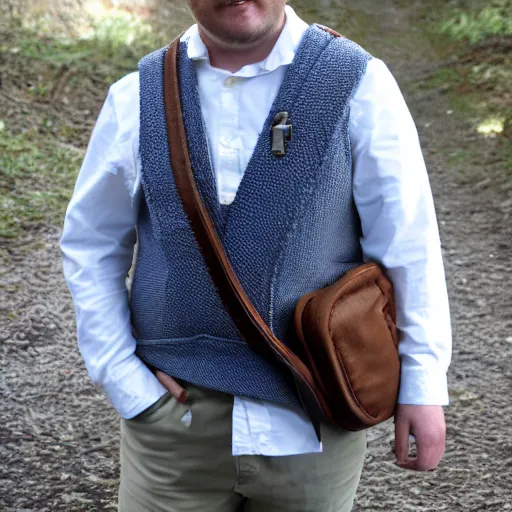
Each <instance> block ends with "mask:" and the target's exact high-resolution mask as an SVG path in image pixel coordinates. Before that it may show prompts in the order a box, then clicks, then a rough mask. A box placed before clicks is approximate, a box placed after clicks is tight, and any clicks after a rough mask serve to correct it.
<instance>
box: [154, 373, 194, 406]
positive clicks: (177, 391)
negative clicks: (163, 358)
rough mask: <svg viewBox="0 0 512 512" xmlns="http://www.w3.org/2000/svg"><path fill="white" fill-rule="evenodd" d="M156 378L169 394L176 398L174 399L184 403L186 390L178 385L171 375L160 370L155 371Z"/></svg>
mask: <svg viewBox="0 0 512 512" xmlns="http://www.w3.org/2000/svg"><path fill="white" fill-rule="evenodd" d="M156 378H157V379H158V380H159V381H160V383H161V384H162V386H164V387H165V388H166V389H167V391H169V393H171V395H172V396H173V397H174V398H176V400H177V401H178V402H180V403H182V404H184V403H185V402H186V400H187V391H186V389H185V388H183V387H182V386H180V385H179V384H178V383H177V382H176V381H175V380H174V379H173V378H172V377H171V376H169V375H167V374H166V373H164V372H161V371H160V370H157V371H156Z"/></svg>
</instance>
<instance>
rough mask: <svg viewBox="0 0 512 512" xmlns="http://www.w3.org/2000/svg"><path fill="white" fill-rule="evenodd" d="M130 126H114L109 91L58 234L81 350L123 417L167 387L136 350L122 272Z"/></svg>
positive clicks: (131, 215)
mask: <svg viewBox="0 0 512 512" xmlns="http://www.w3.org/2000/svg"><path fill="white" fill-rule="evenodd" d="M123 130H130V126H129V125H127V124H126V123H119V122H118V120H117V115H116V108H115V101H114V99H113V97H112V93H111V94H110V95H109V98H108V99H107V101H106V103H105V105H104V107H103V109H102V112H101V114H100V117H99V118H98V122H97V124H96V127H95V129H94V132H93V135H92V137H91V142H90V144H89V147H88V150H87V154H86V157H85V160H84V162H83V165H82V168H81V170H80V174H79V177H78V180H77V184H76V188H75V192H74V194H73V197H72V199H71V202H70V204H69V207H68V210H67V213H66V219H65V223H64V232H63V236H62V239H61V249H62V254H63V268H64V275H65V278H66V281H67V284H68V287H69V290H70V292H71V295H72V297H73V303H74V307H75V312H76V321H77V335H78V345H79V349H80V352H81V354H82V356H83V358H84V361H85V364H86V366H87V369H88V371H89V374H90V376H91V379H92V380H93V381H94V382H95V383H97V384H98V385H100V386H102V387H103V388H104V389H105V391H106V393H107V394H108V396H109V398H110V400H111V401H112V403H113V405H114V406H115V407H116V409H117V410H118V411H119V413H120V415H121V416H122V417H125V418H129V417H132V416H135V415H136V414H138V413H139V412H141V411H142V410H144V409H145V408H147V407H148V406H149V405H151V404H152V403H153V402H155V401H156V400H157V399H158V398H159V397H160V396H161V395H162V394H163V393H164V392H165V389H164V388H163V386H161V385H160V383H159V382H158V380H157V379H156V377H155V376H154V375H153V374H152V373H151V371H150V370H149V369H148V368H147V367H146V366H145V365H144V364H143V363H142V361H140V360H139V359H138V358H137V356H136V355H135V347H136V342H135V339H134V338H133V335H132V328H131V322H130V310H129V302H128V291H127V288H126V284H125V282H126V276H127V275H128V272H129V269H130V266H131V264H132V258H133V251H134V245H135V241H136V233H135V225H136V223H137V216H138V205H137V201H135V200H134V196H133V195H132V194H133V193H134V190H133V187H131V186H130V183H131V182H132V181H133V180H131V181H130V179H128V178H131V177H133V176H134V175H135V174H136V162H135V159H134V155H133V144H132V139H131V137H130V136H129V134H128V133H127V132H126V131H123Z"/></svg>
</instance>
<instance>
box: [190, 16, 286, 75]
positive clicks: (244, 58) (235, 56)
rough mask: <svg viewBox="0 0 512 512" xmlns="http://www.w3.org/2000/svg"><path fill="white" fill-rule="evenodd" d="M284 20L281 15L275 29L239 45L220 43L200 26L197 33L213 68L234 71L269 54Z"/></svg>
mask: <svg viewBox="0 0 512 512" xmlns="http://www.w3.org/2000/svg"><path fill="white" fill-rule="evenodd" d="M285 21H286V17H285V16H284V15H283V19H282V21H281V23H279V24H278V25H277V26H276V28H275V30H273V31H272V32H270V33H269V34H267V35H265V37H263V38H262V39H260V40H258V41H256V42H254V43H251V44H242V45H239V46H237V45H233V44H230V45H227V44H224V43H222V41H219V40H217V39H216V38H214V37H212V36H211V35H210V34H208V32H207V31H206V30H204V28H203V27H201V26H199V34H200V36H201V39H202V41H203V43H204V45H205V46H206V48H207V49H208V55H209V57H210V64H211V65H212V66H213V67H215V68H219V69H224V70H226V71H229V72H230V73H236V72H237V71H239V70H240V69H242V68H243V67H244V66H247V65H249V64H255V63H256V62H261V61H262V60H265V59H266V58H267V57H268V56H269V54H270V52H271V51H272V49H273V48H274V46H275V44H276V42H277V40H278V39H279V36H280V35H281V32H282V30H283V27H284V24H285Z"/></svg>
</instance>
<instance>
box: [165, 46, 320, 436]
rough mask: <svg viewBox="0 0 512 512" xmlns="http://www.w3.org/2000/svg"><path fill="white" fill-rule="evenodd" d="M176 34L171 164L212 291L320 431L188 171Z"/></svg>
mask: <svg viewBox="0 0 512 512" xmlns="http://www.w3.org/2000/svg"><path fill="white" fill-rule="evenodd" d="M179 46H180V38H179V37H178V38H177V39H175V40H174V41H173V43H171V45H170V47H169V49H168V50H167V52H166V55H165V60H164V103H165V114H166V119H167V136H168V142H169V151H170V158H171V167H172V171H173V174H174V180H175V183H176V187H177V189H178V192H179V195H180V198H181V201H182V204H183V209H184V211H185V213H186V215H187V217H188V220H189V223H190V227H191V228H192V231H193V233H194V235H195V237H196V240H197V243H198V245H199V249H200V250H201V253H202V255H203V258H204V261H205V264H206V266H207V268H208V271H209V273H210V276H211V278H212V280H213V282H214V284H215V287H216V289H217V292H218V294H219V296H220V298H221V300H222V302H223V304H224V306H225V307H226V309H227V311H228V313H229V314H230V316H231V318H232V319H233V322H234V323H235V325H236V327H237V329H238V330H239V332H240V335H241V337H242V338H243V340H244V341H245V342H246V343H247V344H248V345H249V347H250V348H251V349H252V350H253V351H255V352H257V353H259V354H260V355H262V356H264V357H265V358H267V359H269V360H271V361H274V362H275V361H276V360H277V361H278V362H279V363H281V364H285V365H286V366H287V367H288V368H289V369H290V370H291V371H292V374H293V375H294V377H295V381H296V383H297V387H298V389H299V395H300V397H301V400H302V401H303V404H304V407H305V409H306V411H307V412H308V413H309V414H310V416H311V417H312V420H313V423H314V424H315V427H317V433H319V427H318V425H319V423H320V421H321V420H320V417H321V413H320V411H322V410H324V409H325V408H327V405H326V403H325V400H324V399H323V396H322V393H321V391H320V390H319V388H318V386H317V384H316V383H315V380H314V378H313V376H312V374H311V372H310V370H309V369H308V368H307V367H306V365H305V364H304V363H303V362H302V361H301V360H300V359H299V358H298V357H297V355H296V354H294V353H293V352H292V351H291V350H290V349H289V348H288V347H287V346H286V345H284V344H283V343H282V342H281V341H279V340H278V339H277V338H276V337H275V335H274V334H273V332H272V331H271V330H270V328H269V327H268V326H267V325H266V323H265V322H264V321H263V319H262V318H261V316H260V314H259V313H258V311H257V310H256V308H255V307H254V305H253V304H252V303H251V300H250V299H249V297H248V296H247V294H246V293H245V291H244V289H243V287H242V285H241V283H240V282H239V280H238V278H237V276H236V274H235V272H234V270H233V268H232V266H231V263H230V262H229V259H228V256H227V254H226V252H225V251H224V247H223V245H222V242H221V240H220V238H219V236H218V234H217V233H216V230H215V225H214V223H213V221H212V219H211V218H210V216H209V214H208V211H207V209H206V207H205V204H204V203H203V201H202V199H201V195H200V193H199V190H198V188H197V185H196V182H195V178H194V173H193V170H192V166H191V162H190V156H189V150H188V142H187V137H186V131H185V126H184V123H183V113H182V107H181V96H180V90H179V78H178V73H179V65H178V52H179Z"/></svg>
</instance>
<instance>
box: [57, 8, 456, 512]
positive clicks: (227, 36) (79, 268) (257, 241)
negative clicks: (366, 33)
mask: <svg viewBox="0 0 512 512" xmlns="http://www.w3.org/2000/svg"><path fill="white" fill-rule="evenodd" d="M285 4H286V0H239V1H233V0H189V5H190V8H191V10H192V12H193V14H194V16H195V18H196V20H197V25H194V26H193V27H191V28H190V29H189V30H188V31H187V32H186V33H185V34H184V35H183V36H182V38H181V43H180V50H179V68H180V85H181V96H182V108H183V115H184V123H185V127H186V131H187V138H188V144H189V148H188V149H189V151H190V154H191V160H192V165H193V168H194V173H195V177H196V181H197V182H198V186H199V188H200V190H201V193H202V195H203V196H204V198H205V202H206V204H207V206H208V208H209V210H210V214H211V215H212V217H214V219H215V222H216V226H217V228H218V230H219V231H220V232H222V236H223V243H224V244H225V246H226V250H227V252H228V254H229V256H230V259H232V264H233V266H234V267H235V269H236V271H237V273H239V276H240V278H241V280H242V282H243V283H244V284H246V286H247V292H248V294H249V295H250V296H251V299H252V300H253V302H254V303H255V304H256V306H257V307H258V309H259V312H260V314H261V315H262V316H263V317H264V319H265V320H266V321H267V323H269V325H270V326H271V328H272V329H273V330H274V332H275V334H276V335H277V336H278V337H279V338H281V339H284V340H285V341H286V340H289V337H290V334H289V331H288V330H287V326H288V325H289V323H290V318H291V313H292V310H293V305H294V303H295V301H296V299H297V298H298V296H299V295H300V293H303V292H305V291H307V290H309V291H311V290H313V289H316V288H318V287H319V285H320V284H321V285H323V286H325V285H327V284H329V283H330V282H332V281H333V280H335V279H337V278H339V277H340V274H341V273H343V272H344V271H346V270H348V269H349V268H353V266H355V265H356V264H358V263H360V262H362V261H363V260H364V261H367V260H373V261H377V262H379V263H380V264H381V265H382V266H383V267H384V268H385V269H386V272H387V274H388V276H389V277H390V279H391V280H392V282H393V284H394V288H395V294H396V302H397V324H398V328H399V330H400V335H401V340H400V347H399V348H400V355H401V362H402V374H401V388H400V395H399V400H398V401H399V404H398V406H397V410H396V415H395V431H396V444H395V446H396V455H397V463H398V464H399V465H400V466H401V467H403V468H406V469H414V470H431V469H434V468H435V467H436V466H437V464H438V463H439V461H440V459H441V458H442V455H443V452H444V446H445V424H444V414H443V408H442V406H444V405H446V404H447V403H448V394H447V384H446V371H447V367H448V365H449V360H450V352H451V332H450V320H449V311H448V301H447V293H446V285H445V279H444V271H443V264H442V257H441V249H440V242H439V235H438V229H437V223H436V219H435V212H434V206H433V201H432V196H431V192H430V186H429V183H428V177H427V173H426V169H425V166H424V162H423V158H422V155H421V150H420V147H419V142H418V137H417V132H416V129H415V126H414V123H413V121H412V119H411V116H410V114H409V112H408V109H407V107H406V105H405V102H404V100H403V97H402V95H401V93H400V91H399V89H398V86H397V84H396V82H395V81H394V79H393V77H392V76H391V74H390V72H389V71H388V69H387V68H386V67H385V65H384V64H383V63H382V62H381V61H379V60H378V59H375V58H371V57H370V56H369V55H368V54H367V53H366V52H364V51H363V50H362V49H361V48H359V47H358V46H357V45H355V44H353V43H351V42H349V41H347V40H345V39H339V38H338V39H336V38H335V37H334V36H332V35H331V34H329V33H327V32H324V31H323V30H321V29H320V28H318V27H310V28H308V26H307V25H306V24H305V23H304V22H303V21H301V20H300V19H299V18H298V17H297V15H296V14H295V13H294V11H293V10H292V9H291V8H290V7H289V6H286V5H285ZM163 55H164V52H156V53H155V54H153V55H152V56H149V57H147V58H146V59H143V60H142V61H141V64H140V66H139V73H138V74H136V73H134V74H131V75H128V76H127V77H125V78H123V79H122V80H120V81H119V82H117V83H116V84H114V85H113V86H112V87H111V89H110V93H109V95H108V98H107V101H106V103H105V105H104V107H103V109H102V112H101V114H100V116H99V119H98V122H97V124H96V127H95V129H94V132H93V135H92V139H91V142H90V145H89V149H88V152H87V155H86V158H85V161H84V163H83V167H82V169H81V172H80V176H79V178H78V182H77V185H76V189H75V193H74V196H73V199H72V200H71V203H70V205H69V208H68V212H67V215H66V222H65V227H64V234H63V237H62V241H61V246H62V250H63V253H64V270H65V275H66V279H67V282H68V285H69V287H70V290H71V292H72V295H73V299H74V304H75V308H76V314H77V326H78V341H79V346H80V349H81V352H82V354H83V356H84V359H85V362H86V364H87V368H88V370H89V373H90V375H91V378H92V379H93V381H94V382H97V383H99V384H101V385H102V386H103V388H104V389H105V391H106V393H107V394H108V396H109V398H110V400H111V401H112V403H113V405H114V406H115V407H116V409H117V410H118V411H119V414H120V416H121V417H122V418H123V419H122V428H121V485H120V510H122V511H151V512H153V511H156V510H163V511H178V512H181V511H185V510H190V511H209V512H216V511H219V512H221V511H222V512H223V511H226V512H227V511H234V510H236V509H237V507H238V506H239V505H240V503H241V502H242V500H244V499H245V500H246V504H245V507H246V510H251V511H265V512H268V511H322V512H324V511H338V512H339V511H349V510H350V509H351V507H352V503H353V499H354V495H355V492H356V489H357V485H358V482H359V477H360V474H361V470H362V466H363V459H364V452H365V446H366V438H365V433H364V432H345V431H342V430H340V429H334V428H332V427H330V426H328V425H322V441H321V442H319V441H318V439H317V437H316V434H315V431H314V429H313V427H312V425H311V423H310V422H309V420H308V419H307V417H306V415H305V413H304V411H303V410H302V408H301V407H300V405H299V403H298V401H297V398H296V396H295V394H294V392H293V389H292V387H291V386H290V385H289V379H288V378H287V375H286V374H285V373H283V372H279V371H276V370H275V369H274V367H273V366H269V365H268V364H267V363H266V362H265V361H263V360H262V359H261V358H259V356H257V355H255V354H254V353H252V352H250V350H249V349H248V348H247V346H246V345H245V344H244V343H243V341H242V340H241V339H240V336H239V335H238V332H237V330H236V328H235V327H234V325H233V323H232V322H231V320H230V318H229V316H228V315H227V313H226V312H225V310H224V308H223V306H222V303H221V302H220V300H219V298H218V296H217V295H216V293H215V289H214V288H213V285H212V283H211V281H210V279H209V276H208V272H207V270H206V268H205V266H204V263H203V262H202V260H201V255H200V253H199V251H198V248H197V246H196V245H195V243H194V239H193V234H192V232H191V230H190V227H189V225H188V222H187V218H186V217H185V215H184V213H183V209H182V206H181V203H180V200H179V196H178V195H177V191H176V186H175V183H174V180H173V178H172V173H171V169H170V164H169V160H168V159H169V156H168V147H167V142H166V139H165V137H166V132H165V110H164V105H163V99H162V98H163V80H162V75H163V73H162V69H163V66H162V58H163ZM320 103H321V104H320ZM283 106H284V107H286V108H287V109H288V110H289V114H290V118H291V120H292V124H293V130H294V132H293V133H294V135H293V139H292V142H290V144H289V147H288V153H287V155H286V157H285V158H283V159H281V160H279V159H277V158H276V157H275V156H273V155H272V154H271V148H270V142H269V140H270V131H269V128H270V127H271V123H272V118H273V116H274V115H275V114H276V112H279V111H280V109H282V108H283ZM242 178H243V179H242ZM354 204H355V208H354ZM356 211H357V214H356ZM136 227H137V235H138V241H139V253H138V260H137V265H136V271H135V278H134V283H133V286H132V289H131V297H130V299H129V297H128V291H127V289H126V285H125V278H126V275H127V273H128V271H129V269H130V266H131V263H132V257H133V250H134V244H135V240H136V232H135V229H136ZM300 244H302V245H300ZM304 247H306V248H307V249H305V250H304ZM313 257H314V260H313V262H311V261H309V260H311V259H312V258H313ZM308 258H309V260H308ZM291 262H295V263H296V265H295V264H292V263H291ZM299 292H300V293H299ZM410 434H414V436H415V439H416V445H417V455H416V456H414V457H410V456H409V450H408V442H409V435H410Z"/></svg>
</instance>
